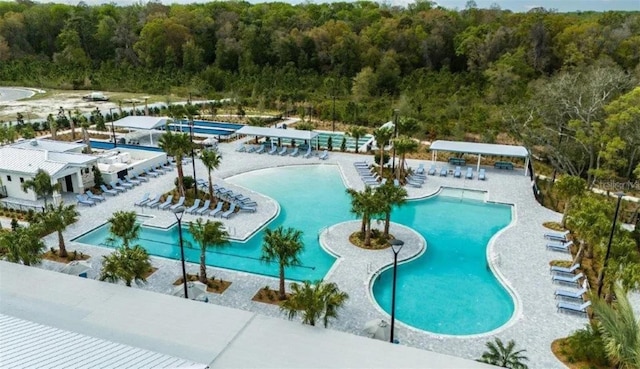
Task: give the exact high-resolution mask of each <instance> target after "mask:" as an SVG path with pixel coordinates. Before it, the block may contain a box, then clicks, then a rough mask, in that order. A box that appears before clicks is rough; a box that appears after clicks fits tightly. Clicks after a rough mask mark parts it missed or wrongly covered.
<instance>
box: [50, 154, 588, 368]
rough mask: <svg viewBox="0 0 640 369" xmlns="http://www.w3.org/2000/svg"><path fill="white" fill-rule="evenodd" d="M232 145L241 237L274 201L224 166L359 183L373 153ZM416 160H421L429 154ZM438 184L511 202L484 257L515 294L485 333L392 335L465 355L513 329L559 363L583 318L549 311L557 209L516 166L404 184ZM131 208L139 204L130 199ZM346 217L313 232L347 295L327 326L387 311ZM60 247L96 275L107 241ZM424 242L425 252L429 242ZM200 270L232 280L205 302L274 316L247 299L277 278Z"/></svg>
mask: <svg viewBox="0 0 640 369" xmlns="http://www.w3.org/2000/svg"><path fill="white" fill-rule="evenodd" d="M236 147H237V144H235V143H232V144H220V150H221V153H222V156H223V160H222V165H221V166H220V168H219V170H216V171H215V172H214V182H215V183H217V184H219V185H223V186H229V187H232V188H234V189H236V190H238V191H240V192H241V193H246V194H247V195H249V196H251V197H252V198H255V199H256V200H257V201H258V202H259V209H260V210H259V212H258V213H257V214H237V215H236V216H234V217H233V218H232V219H230V220H223V222H224V223H225V225H227V226H228V227H229V229H231V230H235V231H234V232H232V235H234V236H235V237H239V238H243V237H246V236H247V235H248V234H251V233H252V232H253V231H254V230H256V229H258V228H259V227H260V226H261V225H262V224H263V223H264V222H267V221H268V220H269V219H271V218H273V217H274V216H275V215H276V214H277V211H278V206H277V204H275V203H274V202H273V200H271V199H269V198H267V197H263V196H261V195H259V194H257V193H253V192H251V191H249V190H247V189H242V188H237V187H234V186H233V185H232V184H230V183H229V182H227V179H229V178H230V177H231V176H233V175H236V174H240V173H243V172H246V171H251V170H257V169H262V168H268V167H279V166H285V165H337V166H338V167H339V168H340V171H341V174H342V177H343V180H344V182H345V185H346V186H348V187H353V188H355V189H358V190H359V189H362V188H364V185H363V183H362V181H361V180H360V179H359V176H358V173H357V171H356V170H355V168H354V166H353V162H355V161H362V160H368V161H369V162H371V160H372V156H363V155H355V154H349V153H336V152H333V153H331V154H330V155H329V159H328V160H326V161H321V160H318V158H317V157H312V158H309V159H304V158H301V157H295V158H292V157H281V156H270V155H267V154H263V155H258V154H248V153H238V152H235V150H234V149H235V148H236ZM417 163H418V161H411V160H410V161H409V164H410V165H411V166H413V167H416V165H417ZM425 163H426V164H425V166H426V167H427V168H428V167H429V166H430V163H427V162H425ZM196 164H197V173H198V178H205V176H206V174H205V173H206V171H205V170H204V167H203V166H202V163H201V162H200V161H199V160H198V161H197V162H196ZM442 165H446V164H444V163H438V166H442ZM191 174H192V173H191V168H190V166H189V167H185V175H191ZM174 176H175V174H171V173H170V174H167V175H165V176H160V177H159V178H155V179H151V181H150V182H149V183H147V184H143V185H142V186H139V187H137V188H135V189H133V190H131V191H129V192H127V193H125V194H121V195H119V196H118V197H116V198H113V199H109V200H108V201H107V202H105V203H103V204H100V205H98V206H95V207H91V208H81V209H80V211H81V213H82V217H81V220H80V221H79V222H78V223H76V224H74V225H73V226H71V227H69V229H68V230H67V231H66V232H65V236H66V238H67V239H71V238H73V237H75V236H77V235H80V234H82V233H83V232H85V231H87V230H89V229H92V228H94V227H96V226H99V225H101V224H102V223H104V222H105V221H106V219H107V218H108V217H109V216H110V215H111V213H112V212H113V211H116V210H131V209H133V208H134V207H133V205H132V204H133V202H134V201H135V200H137V199H139V198H140V197H141V196H142V194H143V193H144V192H163V191H168V190H169V189H171V188H172V187H173V177H174ZM441 187H455V188H462V189H473V190H479V191H486V196H485V199H486V200H487V201H497V202H505V203H510V204H514V207H513V221H512V223H511V224H510V225H509V226H508V227H507V228H506V229H504V230H503V231H502V232H500V233H499V234H498V235H496V236H495V237H494V238H493V239H492V241H491V243H490V245H489V247H488V253H487V254H488V260H490V262H491V267H492V268H493V270H494V271H495V273H496V274H497V276H498V278H499V279H500V280H501V281H502V282H503V283H504V284H505V285H506V286H507V287H508V289H509V290H510V291H511V293H512V295H513V296H514V299H515V301H516V311H515V314H514V316H513V318H512V319H511V320H510V321H509V322H508V323H507V324H506V325H505V326H503V327H501V328H499V329H498V330H496V331H495V332H491V333H489V334H485V335H477V336H466V337H455V336H444V335H434V334H429V333H426V332H423V331H418V330H415V329H412V328H410V327H407V326H405V325H404V324H401V323H399V324H398V325H397V326H396V328H397V331H396V337H397V338H398V339H399V340H400V341H401V342H402V344H405V345H409V346H413V347H419V348H424V349H429V350H433V351H436V352H441V353H447V354H452V355H456V356H460V357H465V358H470V359H473V358H477V357H479V356H480V354H481V353H482V352H483V351H484V344H485V342H486V341H488V340H491V339H493V338H494V337H500V338H501V339H503V340H509V339H514V340H516V342H517V344H518V347H519V348H523V349H526V350H527V352H526V354H527V356H528V357H529V358H530V363H531V365H530V367H531V368H562V367H563V366H562V364H561V363H560V362H559V361H557V360H556V359H555V357H554V356H553V355H552V354H551V352H550V350H549V347H550V345H551V342H552V341H553V340H554V339H556V338H559V337H565V336H567V335H568V334H569V333H571V332H572V331H574V330H576V329H579V328H582V327H583V326H584V325H585V324H586V323H587V320H586V319H584V318H581V317H577V316H572V315H568V314H560V313H557V312H556V308H555V301H554V298H553V292H554V290H555V288H556V286H555V285H553V284H552V283H551V278H550V276H549V262H550V261H551V260H554V259H565V260H569V256H568V255H567V254H558V253H553V252H550V251H547V250H545V247H544V244H545V242H544V239H543V234H544V232H545V231H546V230H545V228H544V227H543V226H542V223H543V222H545V221H559V220H560V218H561V216H560V214H557V213H555V212H552V211H550V210H548V209H546V208H544V207H542V206H541V205H539V204H538V203H537V202H536V201H535V199H534V197H533V193H532V188H531V181H530V180H529V177H525V176H524V175H523V172H522V171H518V170H516V171H499V170H494V169H491V168H488V169H487V180H486V181H478V180H476V179H474V180H465V179H459V178H452V177H451V176H449V177H446V178H444V177H437V176H436V177H429V178H428V179H427V182H426V183H425V185H424V186H423V187H422V188H408V189H407V191H408V193H409V196H410V197H411V198H415V199H417V198H423V197H426V196H430V195H433V194H435V193H436V192H437V191H439V190H440V188H441ZM138 211H140V210H139V209H138ZM144 214H145V215H150V216H152V218H150V220H148V222H149V224H153V225H155V226H161V227H168V226H170V225H172V224H173V223H175V218H174V216H173V214H171V213H170V212H166V211H159V210H151V211H149V210H146V209H145V210H144ZM189 219H191V216H190V215H185V220H187V221H188V220H189ZM354 226H355V224H353V223H343V224H339V225H334V226H332V227H330V228H329V229H328V230H327V231H325V232H324V233H323V234H322V235H321V241H322V243H323V245H325V247H327V248H328V249H330V250H332V252H333V253H335V254H338V255H340V259H339V260H338V261H337V262H336V264H335V265H334V267H333V268H332V270H331V271H330V272H329V274H328V276H327V280H330V281H335V282H337V283H338V285H339V287H340V288H341V289H343V290H345V291H346V292H348V293H349V295H350V296H351V299H350V300H349V302H348V303H347V305H346V307H345V308H344V310H343V311H342V312H341V313H340V319H339V320H338V321H336V322H335V323H334V324H332V325H331V328H333V329H338V330H342V331H347V332H352V333H354V334H362V331H361V328H362V326H363V325H364V323H365V322H366V321H368V320H370V319H373V318H376V317H379V318H386V319H388V317H387V316H386V314H385V313H384V312H382V311H381V310H380V309H379V308H378V307H377V305H376V304H375V303H374V302H373V299H372V297H371V295H370V292H369V286H370V283H371V279H372V278H373V276H374V274H375V272H376V271H378V270H380V269H381V268H384V266H385V263H387V264H388V263H390V262H391V261H392V260H393V259H392V257H391V252H390V251H389V250H380V251H372V252H369V251H367V252H364V251H365V250H360V249H357V248H353V247H351V246H349V245H348V244H346V243H345V242H346V237H345V235H346V234H348V233H349V232H351V229H352V228H353V227H354ZM393 232H398V234H402V236H401V237H404V238H406V239H405V241H407V240H409V239H411V240H415V242H413V241H411V242H407V244H413V245H415V246H414V247H416V249H415V250H413V251H412V252H411V253H409V252H407V254H406V255H407V256H405V257H408V256H409V255H411V254H414V253H420V252H422V250H424V241H425V240H423V239H422V237H420V236H418V235H417V234H415V233H414V232H413V231H411V230H409V229H407V228H405V227H400V226H398V225H393ZM234 233H235V234H234ZM46 241H47V244H48V247H49V246H55V245H56V242H57V240H56V237H55V235H50V236H48V237H47V238H46ZM426 242H427V244H428V242H429V240H428V239H427V240H426ZM68 248H69V249H70V250H74V249H76V250H78V251H82V252H84V253H87V254H90V255H92V258H91V259H90V261H91V263H92V265H93V266H94V270H93V271H92V272H90V274H89V277H90V278H95V277H96V276H97V270H99V268H100V260H101V256H102V255H106V254H108V253H109V252H111V251H112V250H111V249H108V248H102V247H93V246H87V245H81V244H77V243H73V242H70V243H69V246H68ZM407 250H408V249H407ZM425 252H429V250H428V246H427V247H426V251H425ZM403 254H404V252H403ZM385 260H386V261H385ZM153 264H154V266H156V267H158V268H159V269H158V271H157V272H155V273H154V274H153V275H152V276H151V277H150V278H149V280H148V283H147V284H146V285H143V286H141V287H140V288H144V289H147V290H152V291H157V292H161V293H170V291H171V290H172V287H173V285H172V283H173V282H174V281H175V280H176V279H177V278H178V276H180V275H181V272H180V263H179V262H176V261H174V260H168V259H164V258H155V257H154V258H153ZM43 267H45V268H49V269H60V268H61V266H60V265H58V264H56V263H51V262H45V263H44V264H43ZM187 269H188V272H190V273H196V272H197V271H198V265H196V264H188V265H187ZM208 273H209V275H210V276H215V277H217V278H223V279H225V280H229V281H232V282H233V284H232V285H231V287H230V288H229V289H228V290H227V291H226V292H225V293H224V294H223V295H216V294H212V295H211V296H210V299H209V301H210V302H211V303H216V304H221V305H225V306H231V307H236V308H240V309H245V310H250V311H256V312H260V313H262V314H265V315H270V316H280V317H283V315H282V314H281V313H280V312H279V309H278V308H277V307H276V306H272V305H266V304H261V303H255V302H252V301H251V298H252V297H253V295H254V294H255V293H256V292H257V291H258V289H260V288H262V287H264V286H265V285H269V286H271V287H272V288H275V287H277V280H276V279H275V278H271V277H263V276H257V275H253V274H248V273H242V272H234V271H229V270H223V269H218V268H209V269H208Z"/></svg>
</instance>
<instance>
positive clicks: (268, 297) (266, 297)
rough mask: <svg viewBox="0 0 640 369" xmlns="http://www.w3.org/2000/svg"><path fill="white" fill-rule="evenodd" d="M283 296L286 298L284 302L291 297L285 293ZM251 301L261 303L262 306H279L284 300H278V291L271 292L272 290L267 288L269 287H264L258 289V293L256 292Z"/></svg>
mask: <svg viewBox="0 0 640 369" xmlns="http://www.w3.org/2000/svg"><path fill="white" fill-rule="evenodd" d="M285 296H286V298H285V300H286V299H288V298H289V297H290V296H291V294H289V293H285ZM251 301H255V302H262V303H263V304H271V305H277V306H280V304H281V303H282V301H284V300H280V299H279V298H278V290H273V289H271V288H269V286H265V287H263V288H261V289H259V290H258V292H256V294H255V295H254V296H253V298H252V299H251Z"/></svg>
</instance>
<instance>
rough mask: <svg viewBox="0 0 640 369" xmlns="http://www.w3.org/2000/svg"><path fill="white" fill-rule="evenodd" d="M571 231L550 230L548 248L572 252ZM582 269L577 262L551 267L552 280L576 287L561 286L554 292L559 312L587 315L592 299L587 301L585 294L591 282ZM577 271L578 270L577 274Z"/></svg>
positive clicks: (546, 237)
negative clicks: (565, 265) (567, 265)
mask: <svg viewBox="0 0 640 369" xmlns="http://www.w3.org/2000/svg"><path fill="white" fill-rule="evenodd" d="M568 236H569V231H566V232H548V233H545V234H544V238H545V239H547V240H548V243H547V249H549V250H554V251H562V252H567V253H569V252H570V247H571V246H572V245H573V241H571V240H569V239H568V238H567V237H568ZM579 271H580V264H579V263H575V264H573V265H571V266H569V267H563V266H557V265H552V266H551V267H550V268H549V272H550V273H551V281H552V282H553V283H555V284H562V285H565V286H570V287H573V288H574V289H566V288H559V289H556V291H555V292H554V296H555V299H556V300H558V299H560V301H558V302H557V303H556V309H557V310H558V312H566V313H574V314H580V315H584V316H586V315H587V308H588V307H589V306H591V301H585V300H584V296H585V294H586V293H587V292H589V282H588V280H587V278H586V277H585V275H584V274H583V273H581V272H579ZM576 272H578V273H577V274H576Z"/></svg>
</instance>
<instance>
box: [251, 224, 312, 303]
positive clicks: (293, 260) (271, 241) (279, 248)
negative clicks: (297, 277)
mask: <svg viewBox="0 0 640 369" xmlns="http://www.w3.org/2000/svg"><path fill="white" fill-rule="evenodd" d="M303 249H304V243H303V242H302V231H300V230H297V229H294V228H286V229H285V228H284V227H283V226H279V227H278V228H276V229H275V230H271V229H266V230H265V233H264V243H263V244H262V257H261V259H262V260H263V261H265V262H267V263H271V262H277V263H278V270H279V276H280V285H279V288H278V298H279V299H280V300H284V299H286V298H287V296H286V293H285V285H284V281H285V268H287V267H290V266H295V265H300V259H298V255H299V254H300V253H301V252H302V250H303Z"/></svg>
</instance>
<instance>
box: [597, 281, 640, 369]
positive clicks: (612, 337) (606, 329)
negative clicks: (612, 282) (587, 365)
mask: <svg viewBox="0 0 640 369" xmlns="http://www.w3.org/2000/svg"><path fill="white" fill-rule="evenodd" d="M615 294H616V296H617V298H618V300H617V303H616V304H615V306H612V305H609V304H607V302H606V301H605V300H603V299H600V298H597V297H596V298H594V299H593V300H592V303H593V311H594V314H595V316H596V318H597V319H598V321H599V324H598V329H599V330H600V333H601V334H602V341H603V342H604V349H605V352H606V354H607V357H608V358H609V360H611V362H612V363H613V364H614V365H616V367H617V368H620V369H631V368H640V319H638V318H636V317H635V315H634V313H633V309H632V307H631V304H630V303H629V299H628V298H627V294H626V293H625V292H624V291H623V290H622V288H620V287H619V286H617V287H615Z"/></svg>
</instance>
